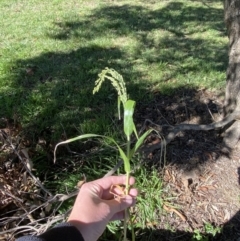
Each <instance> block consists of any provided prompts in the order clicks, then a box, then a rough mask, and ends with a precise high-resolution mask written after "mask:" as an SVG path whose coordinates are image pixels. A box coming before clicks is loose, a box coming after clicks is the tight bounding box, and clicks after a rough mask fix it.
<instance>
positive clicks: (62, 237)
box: [16, 223, 84, 241]
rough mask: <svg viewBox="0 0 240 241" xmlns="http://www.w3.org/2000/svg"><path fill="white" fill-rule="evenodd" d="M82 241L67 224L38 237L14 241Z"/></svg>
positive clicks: (80, 236) (77, 232)
mask: <svg viewBox="0 0 240 241" xmlns="http://www.w3.org/2000/svg"><path fill="white" fill-rule="evenodd" d="M55 240H56V241H84V239H83V237H82V235H81V233H80V232H79V231H78V230H77V228H75V227H74V226H72V225H71V224H69V223H62V224H59V225H57V226H56V227H54V228H52V229H49V230H48V231H46V232H45V233H43V234H41V235H39V236H25V237H21V238H18V239H17V240H16V241H55Z"/></svg>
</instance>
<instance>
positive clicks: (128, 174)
mask: <svg viewBox="0 0 240 241" xmlns="http://www.w3.org/2000/svg"><path fill="white" fill-rule="evenodd" d="M129 177H130V172H127V173H126V187H125V188H126V189H125V190H126V193H125V195H128V190H129ZM124 213H125V215H124V238H123V241H127V221H128V208H126V209H125V211H124Z"/></svg>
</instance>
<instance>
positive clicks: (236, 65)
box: [224, 0, 240, 151]
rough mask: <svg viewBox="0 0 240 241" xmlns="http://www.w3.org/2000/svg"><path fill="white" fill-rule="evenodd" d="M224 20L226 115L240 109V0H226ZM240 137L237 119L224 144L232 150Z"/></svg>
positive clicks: (230, 126) (239, 124)
mask: <svg viewBox="0 0 240 241" xmlns="http://www.w3.org/2000/svg"><path fill="white" fill-rule="evenodd" d="M224 20H225V24H226V27H227V32H228V38H229V62H228V68H227V76H226V81H227V83H226V91H225V103H224V115H225V116H226V115H229V114H230V113H232V112H233V111H239V110H240V0H225V2H224ZM239 137H240V123H239V121H235V122H234V123H231V125H228V126H227V128H226V130H225V132H224V144H225V146H226V147H227V148H228V149H229V151H230V150H232V149H233V148H235V147H236V145H237V144H238V140H239Z"/></svg>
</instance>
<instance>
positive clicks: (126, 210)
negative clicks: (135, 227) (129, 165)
mask: <svg viewBox="0 0 240 241" xmlns="http://www.w3.org/2000/svg"><path fill="white" fill-rule="evenodd" d="M130 144H131V143H130V140H128V141H127V157H128V161H129V162H130V159H129V157H130ZM129 178H130V170H128V171H126V184H125V195H128V192H129ZM124 212H125V215H124V216H125V218H124V239H123V240H124V241H127V221H128V218H127V217H128V216H129V218H130V212H129V209H128V208H126V209H125V211H124ZM132 235H133V234H132ZM134 239H135V238H134Z"/></svg>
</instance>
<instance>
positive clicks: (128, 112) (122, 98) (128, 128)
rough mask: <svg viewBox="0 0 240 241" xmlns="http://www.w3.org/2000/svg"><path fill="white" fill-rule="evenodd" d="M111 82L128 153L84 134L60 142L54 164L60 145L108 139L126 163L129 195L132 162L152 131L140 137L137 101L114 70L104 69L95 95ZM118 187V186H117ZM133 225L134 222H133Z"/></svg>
mask: <svg viewBox="0 0 240 241" xmlns="http://www.w3.org/2000/svg"><path fill="white" fill-rule="evenodd" d="M106 79H107V80H110V82H111V84H112V86H113V87H114V88H115V90H116V91H117V93H118V114H119V119H121V112H120V109H121V104H122V106H123V110H124V118H123V130H124V133H125V136H126V139H127V140H126V151H124V150H123V149H122V148H121V147H120V145H119V144H118V143H117V142H116V141H115V140H114V139H113V138H112V137H110V136H103V135H98V134H83V135H80V136H77V137H74V138H71V139H68V140H66V141H62V142H59V143H58V144H57V145H56V146H55V149H54V163H55V162H56V151H57V148H58V146H59V145H63V144H68V143H71V142H74V141H78V140H83V139H88V138H103V139H107V140H108V141H110V142H112V143H113V144H114V145H115V146H116V147H117V149H118V151H119V156H120V157H121V158H122V160H123V163H124V171H125V173H126V183H125V189H124V193H123V195H128V192H129V188H130V186H129V178H130V173H131V164H130V161H131V159H132V157H133V156H134V154H135V153H136V151H137V150H138V148H139V147H140V146H141V145H142V143H143V141H144V139H145V138H146V137H147V136H148V135H149V134H150V133H151V132H152V130H151V129H150V130H147V131H146V132H145V133H143V134H142V135H141V136H140V137H138V134H137V131H136V127H135V124H134V121H133V114H134V107H135V101H133V100H131V99H128V95H127V90H126V87H125V82H124V80H123V77H122V76H121V75H120V74H119V73H118V72H116V71H115V70H114V69H109V68H106V69H104V70H103V71H102V72H101V73H100V74H99V78H98V79H97V81H96V82H95V88H94V89H93V94H94V93H96V92H98V91H99V89H100V88H101V85H102V83H103V82H104V81H105V80H106ZM133 133H134V134H135V137H136V138H137V141H136V143H135V144H134V146H133V147H132V148H131V135H132V134H133ZM116 185H117V184H116ZM116 187H117V186H116ZM128 212H129V210H128V209H126V210H125V219H124V237H123V241H127V240H128V239H127V216H128ZM131 224H132V222H131ZM132 241H135V235H134V231H133V225H132Z"/></svg>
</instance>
